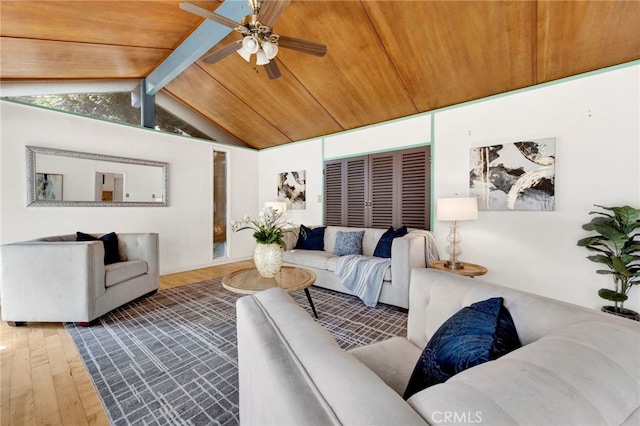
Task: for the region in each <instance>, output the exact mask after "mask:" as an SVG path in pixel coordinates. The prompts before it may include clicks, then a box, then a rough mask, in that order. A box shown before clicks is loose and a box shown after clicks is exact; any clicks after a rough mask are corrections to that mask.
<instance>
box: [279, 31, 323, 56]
mask: <svg viewBox="0 0 640 426" xmlns="http://www.w3.org/2000/svg"><path fill="white" fill-rule="evenodd" d="M278 46H279V47H284V48H285V49H293V50H297V51H299V52H303V53H308V54H309V55H315V56H324V55H325V54H326V53H327V46H326V45H324V44H322V43H317V42H315V41H309V40H303V39H301V38H296V37H290V36H286V35H281V36H280V38H279V39H278Z"/></svg>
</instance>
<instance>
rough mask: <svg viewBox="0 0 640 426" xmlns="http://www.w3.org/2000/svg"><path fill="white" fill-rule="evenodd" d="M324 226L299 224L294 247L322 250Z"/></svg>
mask: <svg viewBox="0 0 640 426" xmlns="http://www.w3.org/2000/svg"><path fill="white" fill-rule="evenodd" d="M326 228H327V227H326V226H319V227H317V228H313V229H311V228H307V227H306V226H304V225H300V234H299V235H298V241H297V242H296V246H295V248H297V249H304V250H324V230H325V229H326Z"/></svg>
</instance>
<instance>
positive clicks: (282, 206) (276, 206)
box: [264, 201, 287, 213]
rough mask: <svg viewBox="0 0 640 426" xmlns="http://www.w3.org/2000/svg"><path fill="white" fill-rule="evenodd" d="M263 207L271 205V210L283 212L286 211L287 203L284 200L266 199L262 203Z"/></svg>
mask: <svg viewBox="0 0 640 426" xmlns="http://www.w3.org/2000/svg"><path fill="white" fill-rule="evenodd" d="M264 206H265V207H271V208H272V209H273V210H275V211H277V212H279V213H284V212H286V211H287V203H285V202H284V201H267V202H265V203H264Z"/></svg>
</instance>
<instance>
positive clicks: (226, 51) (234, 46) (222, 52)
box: [203, 40, 242, 64]
mask: <svg viewBox="0 0 640 426" xmlns="http://www.w3.org/2000/svg"><path fill="white" fill-rule="evenodd" d="M241 47H242V43H241V42H240V41H239V40H238V41H234V42H233V43H231V44H227V45H226V46H225V47H223V48H222V49H218V50H216V51H215V52H213V53H212V54H211V55H209V56H207V57H206V58H204V59H203V61H204V62H206V63H207V64H215V63H216V62H218V61H219V60H220V59H222V58H226V57H227V56H229V55H231V54H232V53H233V52H235V51H236V50H238V49H240V48H241Z"/></svg>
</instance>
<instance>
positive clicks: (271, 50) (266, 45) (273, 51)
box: [262, 41, 278, 59]
mask: <svg viewBox="0 0 640 426" xmlns="http://www.w3.org/2000/svg"><path fill="white" fill-rule="evenodd" d="M262 50H263V51H264V54H265V55H267V59H273V58H275V57H276V55H277V54H278V45H277V44H274V43H271V42H270V41H265V42H263V43H262Z"/></svg>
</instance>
